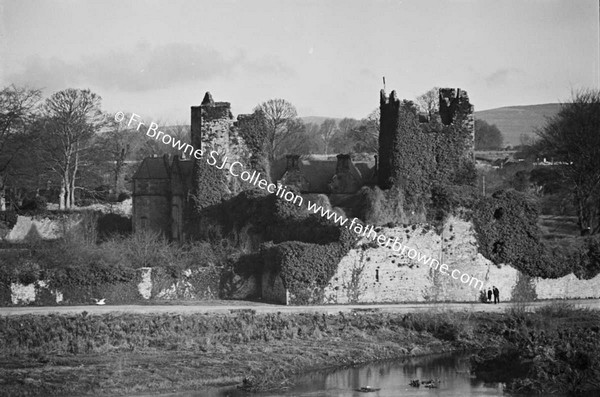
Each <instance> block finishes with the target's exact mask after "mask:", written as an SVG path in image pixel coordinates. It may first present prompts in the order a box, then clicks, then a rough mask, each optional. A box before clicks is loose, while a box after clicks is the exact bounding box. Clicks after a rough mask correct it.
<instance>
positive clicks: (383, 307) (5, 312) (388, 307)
mask: <svg viewBox="0 0 600 397" xmlns="http://www.w3.org/2000/svg"><path fill="white" fill-rule="evenodd" d="M553 302H568V303H572V304H574V305H576V306H579V307H586V308H590V309H596V310H599V309H600V299H586V300H560V301H536V302H526V303H522V302H521V303H516V302H507V303H500V304H497V305H494V304H484V303H399V304H373V305H323V306H282V305H271V304H265V303H255V302H245V301H209V302H206V301H201V302H185V303H182V304H176V305H174V304H164V305H104V306H97V305H88V306H26V307H2V308H0V316H15V315H23V314H38V315H45V314H51V313H56V314H79V313H82V312H87V313H88V314H105V313H119V312H120V313H147V314H150V313H176V314H188V313H207V314H209V313H231V312H235V311H241V310H255V311H256V312H257V313H277V312H281V313H315V312H317V313H332V314H333V313H339V312H352V311H367V310H377V311H381V312H388V313H401V314H403V313H415V312H427V311H435V310H440V311H471V312H502V311H504V310H506V309H507V308H510V307H513V306H525V307H526V308H527V309H528V310H532V309H536V308H539V307H542V306H544V305H548V304H551V303H553Z"/></svg>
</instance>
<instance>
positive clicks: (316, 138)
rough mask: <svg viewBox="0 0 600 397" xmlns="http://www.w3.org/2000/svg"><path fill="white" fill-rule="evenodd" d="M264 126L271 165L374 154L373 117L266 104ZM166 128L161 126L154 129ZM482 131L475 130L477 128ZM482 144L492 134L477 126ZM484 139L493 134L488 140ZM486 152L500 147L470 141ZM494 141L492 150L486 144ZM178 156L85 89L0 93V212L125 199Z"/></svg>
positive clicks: (185, 131)
mask: <svg viewBox="0 0 600 397" xmlns="http://www.w3.org/2000/svg"><path fill="white" fill-rule="evenodd" d="M437 100H438V99H437V88H436V87H434V88H432V89H431V90H429V91H428V92H427V93H425V94H423V95H422V96H420V97H418V98H417V99H416V102H415V105H416V106H418V107H419V108H420V109H421V111H423V112H426V113H427V112H428V113H429V114H432V113H433V112H434V111H436V110H437V106H438V105H437ZM259 111H260V112H263V114H264V116H265V118H266V121H267V123H266V128H267V131H266V133H267V134H266V135H267V139H266V147H265V148H264V149H265V153H266V154H267V157H268V160H269V161H270V162H273V161H275V160H276V159H278V158H281V157H282V156H284V155H286V154H288V153H294V154H300V155H307V154H338V153H369V154H374V153H376V152H377V151H378V141H379V109H378V108H377V109H375V110H373V111H372V112H371V113H370V114H368V115H367V116H366V117H365V118H363V119H360V120H358V119H354V118H344V119H341V120H335V119H332V118H328V119H325V120H324V121H323V122H322V123H320V124H318V123H312V122H309V123H305V122H303V120H302V119H301V118H299V117H298V113H297V110H296V108H295V106H294V105H293V104H292V103H290V102H288V101H286V100H285V99H270V100H267V101H265V102H263V103H260V104H259V105H257V106H256V107H255V109H254V112H259ZM166 124H167V123H165V122H162V123H161V125H163V126H164V125H166ZM170 124H171V125H170V126H166V127H164V129H165V132H168V133H169V134H170V135H171V136H174V137H176V138H179V139H181V140H182V141H186V142H190V136H189V125H186V124H184V123H170ZM479 126H482V127H479ZM476 128H477V129H479V130H480V131H482V132H481V134H483V135H485V136H488V135H490V136H494V134H495V136H497V135H499V131H498V130H497V128H495V126H491V127H490V126H487V125H486V124H485V122H482V123H479V122H477V123H476ZM486 131H492V133H491V134H489V133H486ZM477 136H478V135H477V134H476V145H479V144H478V143H477V142H483V143H481V145H483V146H482V147H485V148H486V149H491V148H493V147H497V146H500V145H501V136H500V138H499V139H497V138H492V139H491V140H490V139H487V138H481V137H480V138H477ZM494 139H496V141H495V142H496V143H490V142H491V141H493V140H494ZM166 153H168V154H177V152H176V149H174V148H171V147H169V146H167V145H161V144H160V143H159V142H157V141H155V140H149V139H145V136H144V135H143V134H140V133H139V131H133V130H129V129H126V128H124V127H122V126H121V125H120V124H119V123H117V122H115V121H114V119H113V117H112V114H109V113H107V112H106V111H104V110H103V109H102V98H101V97H100V96H99V95H98V94H96V93H94V92H91V91H90V90H89V89H72V88H69V89H65V90H62V91H59V92H56V93H54V94H52V95H50V96H49V97H48V98H46V99H42V95H41V91H40V90H38V89H33V88H28V87H16V86H14V85H11V86H8V87H5V88H3V89H2V90H1V91H0V210H5V209H6V205H7V202H8V203H10V204H11V205H13V206H22V205H23V203H24V202H27V201H32V200H35V199H36V197H37V198H40V197H42V198H43V197H47V198H49V199H52V200H55V199H56V197H57V202H58V205H59V208H61V209H69V208H72V207H73V206H74V205H75V203H76V202H77V201H82V200H84V201H85V199H86V198H87V199H92V198H94V197H104V198H106V197H107V196H110V197H113V198H117V197H118V196H119V195H122V194H126V193H128V188H127V181H128V179H129V178H130V177H131V175H132V174H133V172H134V171H135V168H136V167H137V162H139V161H140V160H142V159H143V158H144V157H147V156H151V155H162V154H166Z"/></svg>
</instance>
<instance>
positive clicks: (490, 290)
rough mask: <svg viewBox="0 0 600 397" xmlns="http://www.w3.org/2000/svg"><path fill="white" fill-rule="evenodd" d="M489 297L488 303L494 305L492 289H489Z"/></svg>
mask: <svg viewBox="0 0 600 397" xmlns="http://www.w3.org/2000/svg"><path fill="white" fill-rule="evenodd" d="M487 297H488V303H492V289H491V288H488V293H487Z"/></svg>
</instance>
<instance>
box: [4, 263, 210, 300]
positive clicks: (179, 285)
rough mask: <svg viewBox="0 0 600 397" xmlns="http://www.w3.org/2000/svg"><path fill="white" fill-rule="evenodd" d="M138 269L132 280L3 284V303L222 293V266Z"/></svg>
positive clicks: (186, 297)
mask: <svg viewBox="0 0 600 397" xmlns="http://www.w3.org/2000/svg"><path fill="white" fill-rule="evenodd" d="M137 271H138V274H137V277H136V278H135V279H134V280H133V281H131V282H128V283H115V284H104V285H97V286H73V285H69V286H64V287H57V288H50V287H49V283H48V282H47V281H46V280H36V281H34V282H32V283H30V284H21V283H15V282H13V283H11V284H10V285H8V286H7V285H4V284H0V306H14V305H78V304H94V303H95V300H96V299H105V303H106V304H107V305H111V304H127V303H129V304H133V303H142V302H144V301H148V300H158V301H163V300H212V299H218V297H219V280H220V270H219V269H218V268H215V267H199V268H195V269H187V270H184V271H183V272H182V274H181V275H180V277H178V278H177V279H176V280H174V279H173V278H172V277H171V276H170V275H168V274H166V273H165V272H164V270H162V269H153V268H149V267H145V268H140V269H138V270H137Z"/></svg>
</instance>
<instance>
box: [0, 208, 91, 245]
mask: <svg viewBox="0 0 600 397" xmlns="http://www.w3.org/2000/svg"><path fill="white" fill-rule="evenodd" d="M80 223H81V216H78V215H77V214H75V215H64V216H62V217H60V218H56V217H55V218H53V219H51V218H47V217H35V216H33V217H32V216H23V215H18V216H17V223H16V224H15V225H14V226H13V227H12V229H10V231H9V232H8V233H7V234H6V235H5V236H0V240H1V239H5V240H6V241H10V242H31V241H36V240H55V239H58V238H61V237H63V235H64V233H65V232H66V231H73V230H77V227H79V225H80Z"/></svg>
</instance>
